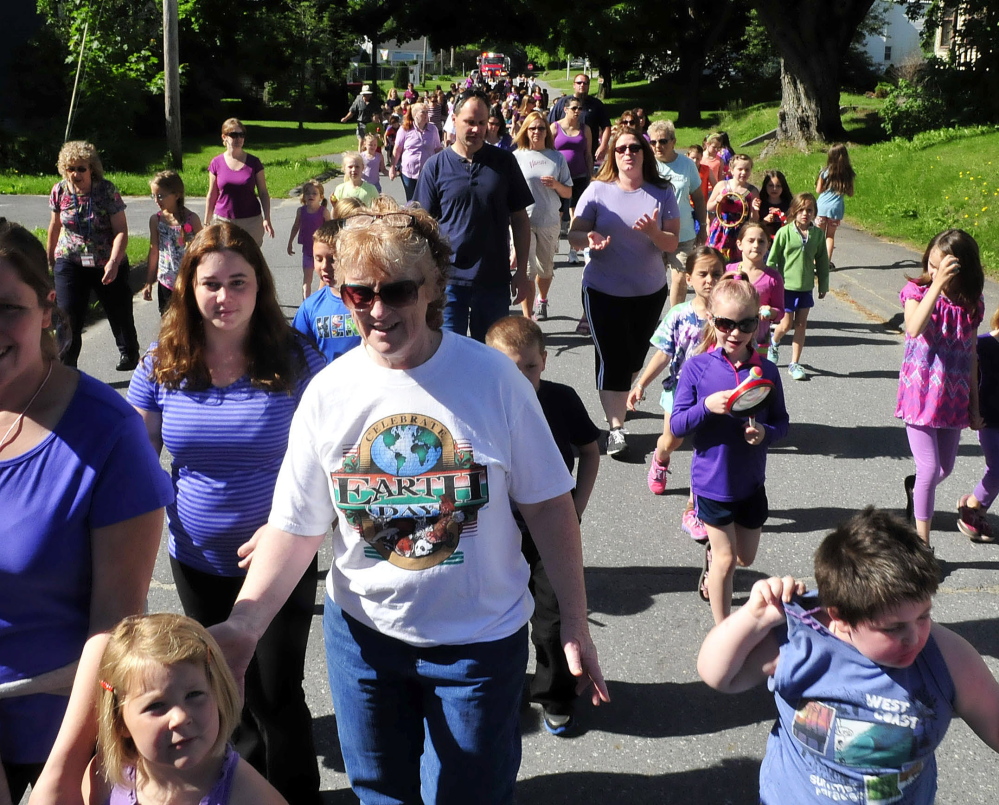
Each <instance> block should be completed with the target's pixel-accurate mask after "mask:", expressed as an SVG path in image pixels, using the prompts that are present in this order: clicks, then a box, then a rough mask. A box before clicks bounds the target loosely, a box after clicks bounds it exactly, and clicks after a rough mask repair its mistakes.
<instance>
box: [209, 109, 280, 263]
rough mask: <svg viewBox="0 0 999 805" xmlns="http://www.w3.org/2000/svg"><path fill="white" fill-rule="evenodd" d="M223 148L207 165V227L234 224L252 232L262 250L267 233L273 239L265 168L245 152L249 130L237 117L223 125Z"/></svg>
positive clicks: (251, 234) (231, 118) (255, 158)
mask: <svg viewBox="0 0 999 805" xmlns="http://www.w3.org/2000/svg"><path fill="white" fill-rule="evenodd" d="M222 145H224V146H225V153H224V154H219V155H218V156H217V157H215V158H214V159H213V160H212V161H211V162H210V163H209V164H208V197H207V198H206V199H205V218H204V221H205V224H206V225H207V224H210V223H216V224H220V223H223V222H228V223H231V224H235V225H236V226H238V227H241V228H243V229H245V230H246V231H247V232H249V233H250V236H251V237H252V238H253V240H254V241H255V242H256V244H257V245H258V246H263V244H264V233H265V232H266V233H267V234H268V235H270V236H271V237H272V238H273V237H274V227H273V226H271V197H270V194H269V193H268V192H267V179H266V178H265V177H264V165H263V163H262V162H261V161H260V160H259V159H258V158H257V157H255V156H253V154H248V153H246V151H244V150H243V146H244V145H246V126H244V125H243V123H242V122H241V121H240V120H238V119H237V118H235V117H230V118H229V119H228V120H226V121H225V122H224V123H223V124H222Z"/></svg>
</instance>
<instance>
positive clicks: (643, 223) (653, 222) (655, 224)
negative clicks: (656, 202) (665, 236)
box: [631, 207, 661, 238]
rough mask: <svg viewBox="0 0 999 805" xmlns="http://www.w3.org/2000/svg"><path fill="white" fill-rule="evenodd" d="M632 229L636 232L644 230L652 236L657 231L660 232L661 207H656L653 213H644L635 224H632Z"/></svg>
mask: <svg viewBox="0 0 999 805" xmlns="http://www.w3.org/2000/svg"><path fill="white" fill-rule="evenodd" d="M631 228H632V229H634V230H635V231H636V232H644V233H645V234H646V235H648V236H649V237H650V238H651V237H652V236H653V235H655V234H656V233H658V232H660V231H661V229H660V227H659V208H658V207H656V208H655V209H654V210H653V211H652V214H651V215H650V214H646V215H643V216H642V217H641V218H639V219H638V220H637V221H635V223H634V224H632V227H631Z"/></svg>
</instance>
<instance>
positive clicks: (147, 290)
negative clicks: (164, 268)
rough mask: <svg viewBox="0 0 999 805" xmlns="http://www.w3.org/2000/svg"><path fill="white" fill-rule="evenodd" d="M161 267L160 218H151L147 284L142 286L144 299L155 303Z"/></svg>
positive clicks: (155, 216)
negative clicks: (158, 274)
mask: <svg viewBox="0 0 999 805" xmlns="http://www.w3.org/2000/svg"><path fill="white" fill-rule="evenodd" d="M159 265H160V227H159V220H158V216H157V215H156V214H155V213H153V215H150V216H149V257H148V258H146V284H145V285H143V286H142V298H143V299H145V300H146V301H147V302H152V301H153V286H154V285H155V284H156V273H157V271H158V269H159Z"/></svg>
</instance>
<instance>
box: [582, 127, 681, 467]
mask: <svg viewBox="0 0 999 805" xmlns="http://www.w3.org/2000/svg"><path fill="white" fill-rule="evenodd" d="M608 154H609V158H608V159H607V161H606V162H604V165H603V167H602V168H601V169H600V173H598V174H597V176H596V178H595V179H594V180H593V182H591V183H590V186H589V187H588V188H586V191H585V192H584V193H583V195H582V197H581V198H580V199H579V206H578V207H577V208H576V217H575V219H573V222H572V226H571V227H570V228H569V246H570V248H573V249H576V250H580V249H583V248H586V247H589V249H590V260H589V262H588V263H587V264H586V267H585V268H584V269H583V311H584V314H585V316H586V319H587V321H588V323H589V326H590V332H591V333H592V336H593V341H594V344H595V346H596V350H595V358H596V375H597V390H598V392H599V394H600V404H601V406H603V409H604V414H605V415H606V417H607V423H608V425H609V426H610V433H609V435H608V438H607V454H608V455H610V456H616V455H620V454H621V453H624V451H625V450H627V448H628V444H627V441H626V440H625V434H624V418H625V415H626V413H627V403H628V392H629V391H631V388H632V386H633V385H634V382H635V379H636V377H637V376H638V372H640V371H641V369H642V365H643V363H644V361H645V353H646V352H647V351H648V348H649V339H650V338H651V337H652V334H653V333H654V332H655V330H656V325H657V324H658V323H659V316H660V314H661V313H662V309H663V305H664V304H665V302H666V299H667V297H668V296H669V287H668V285H667V284H666V271H665V269H664V268H663V252H675V251H676V249H677V245H678V244H679V239H678V235H679V233H680V217H679V216H680V212H679V209H678V208H677V204H676V196H675V194H674V193H673V188H672V187H671V186H670V183H669V182H668V181H667V180H665V179H663V178H662V177H661V176H660V175H659V171H658V169H657V168H656V158H655V156H653V154H652V148H651V147H650V146H649V143H648V142H647V141H646V140H645V139H644V138H643V137H642V136H641V135H640V134H637V133H636V132H635V131H633V130H632V129H629V128H627V127H621V128H620V129H618V130H616V131H614V132H613V133H612V134H611V138H610V146H609V150H608Z"/></svg>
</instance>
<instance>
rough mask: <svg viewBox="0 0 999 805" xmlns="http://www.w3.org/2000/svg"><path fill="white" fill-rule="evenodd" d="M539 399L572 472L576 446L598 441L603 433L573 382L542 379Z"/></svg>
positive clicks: (553, 434)
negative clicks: (573, 386) (573, 451)
mask: <svg viewBox="0 0 999 805" xmlns="http://www.w3.org/2000/svg"><path fill="white" fill-rule="evenodd" d="M538 402H540V403H541V410H542V411H543V412H544V415H545V419H546V420H547V421H548V427H549V428H551V430H552V436H553V437H555V444H556V446H557V447H558V449H559V452H560V453H561V454H562V459H563V460H564V461H565V466H566V467H568V468H569V472H572V471H573V470H574V469H575V466H576V458H575V456H573V454H572V448H573V446H576V447H582V446H583V445H584V444H589V443H590V442H595V441H596V440H597V438H598V437H599V436H600V429H599V428H598V427H597V426H596V425H594V424H593V420H591V419H590V415H589V414H588V413H586V407H585V406H584V405H583V401H582V400H581V399H579V395H578V394H577V393H576V391H575V389H573V388H572V387H571V386H566V385H563V384H562V383H553V382H551V381H550V380H542V381H541V387H540V388H539V389H538Z"/></svg>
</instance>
